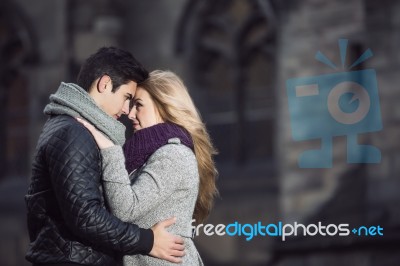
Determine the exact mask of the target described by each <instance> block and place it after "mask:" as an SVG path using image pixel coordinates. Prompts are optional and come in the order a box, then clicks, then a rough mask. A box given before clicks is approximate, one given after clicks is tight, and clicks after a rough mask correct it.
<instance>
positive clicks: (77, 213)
mask: <svg viewBox="0 0 400 266" xmlns="http://www.w3.org/2000/svg"><path fill="white" fill-rule="evenodd" d="M45 156H46V161H47V163H48V169H49V175H50V178H51V183H52V186H53V188H54V192H55V195H56V198H57V201H58V204H59V205H60V210H61V213H62V216H63V218H64V219H65V223H66V224H67V225H68V226H69V228H70V230H71V231H72V232H73V233H74V234H75V235H77V236H78V237H80V238H81V239H84V240H85V241H87V242H88V243H91V244H92V245H93V246H99V247H102V248H106V249H111V250H114V251H117V252H120V253H122V254H129V255H130V254H148V253H149V252H150V251H151V249H152V247H153V241H154V236H153V232H152V230H149V229H141V228H139V227H138V226H137V225H134V224H128V223H124V222H122V221H121V220H119V219H117V218H116V217H115V216H113V215H112V214H111V213H109V212H108V211H107V210H106V209H105V208H104V207H103V205H102V197H103V194H102V192H101V190H100V182H101V175H102V172H101V171H102V169H101V163H99V160H101V157H100V153H99V149H98V147H97V145H96V143H95V141H94V139H93V137H92V136H91V135H90V133H89V132H88V131H87V130H86V129H85V128H84V127H83V126H82V125H80V124H78V123H76V124H75V123H72V124H70V125H69V126H67V127H64V128H62V129H60V130H58V131H57V132H55V134H54V135H53V136H52V137H51V138H50V140H49V142H48V145H47V146H46V151H45Z"/></svg>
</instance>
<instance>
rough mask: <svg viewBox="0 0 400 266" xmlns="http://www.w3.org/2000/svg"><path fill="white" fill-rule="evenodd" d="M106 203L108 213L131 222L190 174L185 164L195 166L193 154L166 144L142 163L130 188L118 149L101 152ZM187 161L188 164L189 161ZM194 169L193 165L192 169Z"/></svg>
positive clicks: (176, 146)
mask: <svg viewBox="0 0 400 266" xmlns="http://www.w3.org/2000/svg"><path fill="white" fill-rule="evenodd" d="M101 153H102V156H103V173H104V175H103V181H104V189H105V195H106V199H107V201H108V204H109V206H110V208H111V210H112V212H113V213H114V214H115V215H116V216H117V217H118V218H120V219H121V220H123V221H127V222H134V221H135V219H137V218H139V217H141V216H142V215H145V214H146V213H148V212H151V210H152V209H153V208H154V207H155V206H157V205H158V204H159V203H160V202H162V201H164V200H165V199H166V198H168V197H169V196H170V195H171V194H172V193H174V190H176V189H177V188H178V187H180V185H179V184H180V183H181V182H182V180H183V178H184V177H185V176H188V175H187V174H186V173H185V172H186V171H190V169H193V168H190V167H187V166H188V165H187V163H186V162H185V161H186V160H189V161H191V162H193V161H194V162H195V160H193V158H192V157H190V155H192V156H194V154H193V153H192V152H191V151H190V150H189V149H188V148H187V147H185V146H183V145H176V144H167V145H165V146H163V147H161V148H160V149H158V150H157V151H156V152H155V153H154V154H153V155H152V156H151V157H150V158H149V159H148V161H147V162H146V165H145V167H144V168H143V170H141V173H140V175H139V176H138V177H137V179H136V180H135V182H134V183H133V184H132V185H130V180H129V177H128V173H127V171H126V170H125V165H124V155H123V152H122V148H121V147H120V146H113V147H111V148H107V149H104V150H101ZM190 158H191V159H192V160H190ZM195 167H197V164H196V165H195Z"/></svg>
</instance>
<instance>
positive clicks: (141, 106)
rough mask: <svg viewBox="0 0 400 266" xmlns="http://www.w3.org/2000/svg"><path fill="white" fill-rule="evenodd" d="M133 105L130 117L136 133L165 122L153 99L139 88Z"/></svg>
mask: <svg viewBox="0 0 400 266" xmlns="http://www.w3.org/2000/svg"><path fill="white" fill-rule="evenodd" d="M132 103H133V107H132V109H131V111H130V112H129V115H128V117H129V119H131V120H132V122H133V130H134V131H137V130H140V129H143V128H146V127H151V126H154V125H156V124H158V123H162V122H163V120H162V118H161V116H160V113H159V112H158V110H157V107H156V105H155V104H154V101H153V99H152V98H151V96H150V94H149V93H148V92H147V91H146V90H145V89H143V88H141V87H138V88H137V90H136V93H135V97H134V98H133V99H132Z"/></svg>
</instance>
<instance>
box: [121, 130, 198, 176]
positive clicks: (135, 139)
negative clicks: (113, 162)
mask: <svg viewBox="0 0 400 266" xmlns="http://www.w3.org/2000/svg"><path fill="white" fill-rule="evenodd" d="M171 138H179V139H180V141H181V143H182V144H184V145H186V146H187V147H189V148H191V149H192V150H194V146H193V141H192V138H191V136H190V134H189V132H188V131H187V130H186V129H184V128H182V127H180V126H178V125H176V124H172V123H160V124H156V125H154V126H151V127H146V128H143V129H141V130H138V131H136V132H135V133H134V134H133V136H132V137H131V138H130V139H129V140H128V141H127V142H125V144H124V147H123V149H124V154H125V166H126V169H127V170H128V173H131V172H132V171H133V170H135V169H138V168H139V167H141V166H142V165H143V164H144V163H145V162H146V161H147V159H149V157H150V156H151V155H152V154H153V153H154V152H155V151H156V150H157V149H159V148H160V147H162V146H164V145H166V144H167V143H168V140H169V139H171Z"/></svg>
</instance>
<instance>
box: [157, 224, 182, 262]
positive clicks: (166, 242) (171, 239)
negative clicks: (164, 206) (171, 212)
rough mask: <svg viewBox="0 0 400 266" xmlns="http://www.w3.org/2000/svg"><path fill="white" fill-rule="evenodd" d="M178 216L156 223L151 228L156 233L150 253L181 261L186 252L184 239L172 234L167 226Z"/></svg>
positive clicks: (172, 260)
mask: <svg viewBox="0 0 400 266" xmlns="http://www.w3.org/2000/svg"><path fill="white" fill-rule="evenodd" d="M175 221H176V218H170V219H168V220H165V221H162V222H159V223H156V224H155V225H153V227H152V228H151V230H153V233H154V244H153V248H152V250H151V251H150V255H151V256H153V257H157V258H160V259H163V260H167V261H170V262H174V263H181V262H182V259H181V257H183V255H185V252H184V246H183V239H182V238H181V237H178V236H175V235H173V234H170V233H168V232H167V230H165V228H166V227H169V226H171V225H173V224H174V223H175Z"/></svg>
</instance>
